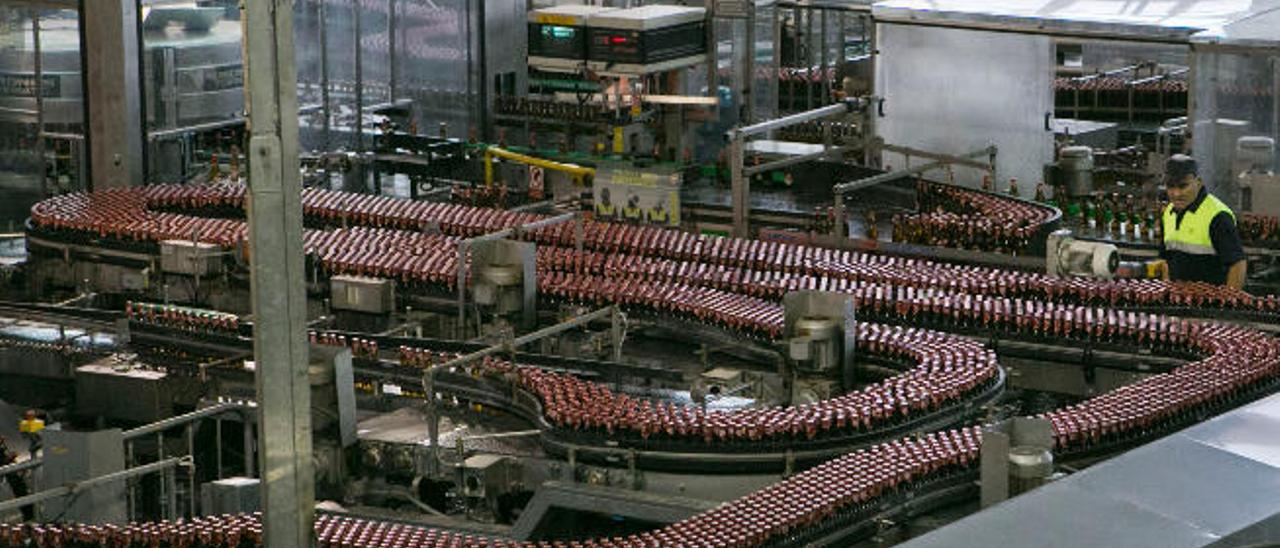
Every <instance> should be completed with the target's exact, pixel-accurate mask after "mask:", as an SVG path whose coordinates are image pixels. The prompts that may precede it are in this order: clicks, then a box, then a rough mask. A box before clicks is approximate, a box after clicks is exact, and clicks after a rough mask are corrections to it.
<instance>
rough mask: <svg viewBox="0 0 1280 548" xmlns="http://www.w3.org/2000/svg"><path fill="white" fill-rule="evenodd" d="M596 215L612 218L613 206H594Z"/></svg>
mask: <svg viewBox="0 0 1280 548" xmlns="http://www.w3.org/2000/svg"><path fill="white" fill-rule="evenodd" d="M596 213H599V214H601V215H604V216H606V217H612V216H613V204H596Z"/></svg>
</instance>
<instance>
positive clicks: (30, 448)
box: [18, 409, 44, 458]
mask: <svg viewBox="0 0 1280 548" xmlns="http://www.w3.org/2000/svg"><path fill="white" fill-rule="evenodd" d="M18 432H19V433H20V434H22V437H23V438H25V439H26V440H27V452H28V453H30V454H31V456H32V457H33V458H34V457H35V455H36V451H39V450H40V444H41V440H42V439H43V438H44V434H43V432H44V420H41V419H40V417H38V416H36V411H35V410H34V409H28V410H27V412H26V413H25V414H24V415H23V416H22V420H21V421H19V422H18Z"/></svg>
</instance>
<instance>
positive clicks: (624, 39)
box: [587, 4, 707, 76]
mask: <svg viewBox="0 0 1280 548" xmlns="http://www.w3.org/2000/svg"><path fill="white" fill-rule="evenodd" d="M706 20H707V11H706V9H704V8H693V7H684V6H667V5H657V4H655V5H648V6H640V7H635V8H630V9H620V10H613V11H605V12H601V13H593V14H591V16H590V17H588V18H587V67H588V68H589V69H590V70H592V71H594V72H596V73H599V74H603V75H609V76H643V75H646V74H655V73H660V72H668V71H671V70H675V69H679V68H684V67H687V66H691V65H697V64H700V63H703V62H704V61H706V55H707V27H706Z"/></svg>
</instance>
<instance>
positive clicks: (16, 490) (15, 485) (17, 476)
mask: <svg viewBox="0 0 1280 548" xmlns="http://www.w3.org/2000/svg"><path fill="white" fill-rule="evenodd" d="M16 462H18V455H17V453H14V452H13V451H10V450H9V445H8V444H7V443H5V439H4V436H0V466H8V465H10V464H14V463H16ZM0 479H4V481H5V482H6V483H8V484H9V490H10V491H13V498H16V499H20V498H22V497H25V496H27V495H29V494H31V490H30V489H28V488H27V479H26V478H25V477H23V475H22V472H10V473H8V474H5V475H4V476H2V477H0ZM20 510H21V511H22V520H23V521H32V520H34V519H36V509H35V507H34V506H31V505H27V506H23V507H22V508H21V509H20Z"/></svg>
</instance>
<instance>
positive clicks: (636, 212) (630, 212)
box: [622, 207, 640, 219]
mask: <svg viewBox="0 0 1280 548" xmlns="http://www.w3.org/2000/svg"><path fill="white" fill-rule="evenodd" d="M622 216H623V217H626V218H628V219H639V218H640V208H638V207H624V208H622Z"/></svg>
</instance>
